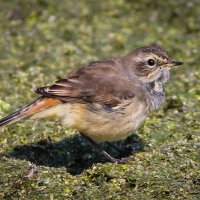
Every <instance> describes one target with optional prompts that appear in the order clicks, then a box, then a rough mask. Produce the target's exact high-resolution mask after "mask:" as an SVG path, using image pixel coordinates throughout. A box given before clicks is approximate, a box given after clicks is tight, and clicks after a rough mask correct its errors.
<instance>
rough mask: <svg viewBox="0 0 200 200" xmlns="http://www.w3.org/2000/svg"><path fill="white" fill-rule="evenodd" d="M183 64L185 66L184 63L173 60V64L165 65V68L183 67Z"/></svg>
mask: <svg viewBox="0 0 200 200" xmlns="http://www.w3.org/2000/svg"><path fill="white" fill-rule="evenodd" d="M182 64H183V62H179V61H174V60H172V61H171V62H169V63H166V64H164V67H170V68H171V67H174V66H178V65H182Z"/></svg>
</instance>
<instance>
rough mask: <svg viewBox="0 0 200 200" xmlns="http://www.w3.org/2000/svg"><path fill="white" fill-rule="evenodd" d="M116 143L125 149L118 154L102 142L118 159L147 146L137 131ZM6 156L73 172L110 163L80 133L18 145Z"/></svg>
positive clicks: (76, 172) (77, 172) (73, 173)
mask: <svg viewBox="0 0 200 200" xmlns="http://www.w3.org/2000/svg"><path fill="white" fill-rule="evenodd" d="M113 144H114V145H115V146H116V147H118V148H119V149H121V150H122V151H121V152H120V153H119V152H118V151H116V150H115V149H112V148H111V146H109V145H108V144H106V143H102V144H101V146H102V147H103V148H104V149H105V150H106V151H107V152H109V153H110V154H111V155H112V156H113V157H115V158H121V157H128V156H130V155H131V154H133V153H135V152H138V151H143V148H144V143H143V141H142V140H141V138H140V137H139V136H138V135H136V134H133V135H131V136H130V137H128V138H127V139H126V140H124V141H120V142H113ZM3 156H5V157H7V158H16V159H21V160H22V159H23V160H27V161H30V162H32V163H34V164H36V165H44V166H49V167H66V169H67V171H68V172H69V173H70V174H72V175H78V174H80V173H81V172H82V171H83V170H85V169H87V168H89V167H90V166H92V165H93V164H94V163H99V162H103V163H104V162H107V159H106V158H104V156H102V155H101V154H100V153H99V152H98V151H97V150H96V149H95V148H94V147H93V146H92V145H91V144H90V143H89V142H88V141H86V139H85V138H83V137H82V136H80V135H76V136H74V137H70V138H66V139H64V140H62V141H59V142H51V141H50V140H41V141H39V142H38V143H33V144H29V145H23V146H17V147H15V148H14V149H13V151H11V152H9V153H7V154H5V155H3Z"/></svg>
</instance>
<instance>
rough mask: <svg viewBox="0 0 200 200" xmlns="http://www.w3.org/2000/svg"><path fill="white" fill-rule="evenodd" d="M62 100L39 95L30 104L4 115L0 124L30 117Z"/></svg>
mask: <svg viewBox="0 0 200 200" xmlns="http://www.w3.org/2000/svg"><path fill="white" fill-rule="evenodd" d="M60 103H61V101H59V100H58V99H53V98H47V97H39V98H38V99H36V100H35V101H33V102H32V103H30V104H29V105H27V106H25V107H24V108H22V109H20V110H18V111H16V112H14V113H12V114H10V115H8V116H7V117H4V118H3V119H1V120H0V126H3V125H6V124H10V123H13V122H16V121H19V120H21V119H24V118H26V117H30V116H32V115H34V114H36V113H39V112H41V111H43V110H45V109H48V108H50V107H52V106H56V105H58V104H60Z"/></svg>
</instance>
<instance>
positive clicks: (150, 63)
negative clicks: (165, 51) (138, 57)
mask: <svg viewBox="0 0 200 200" xmlns="http://www.w3.org/2000/svg"><path fill="white" fill-rule="evenodd" d="M147 63H148V65H150V66H154V65H155V60H153V59H149V60H148V61H147Z"/></svg>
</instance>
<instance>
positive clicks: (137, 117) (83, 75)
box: [0, 46, 182, 162]
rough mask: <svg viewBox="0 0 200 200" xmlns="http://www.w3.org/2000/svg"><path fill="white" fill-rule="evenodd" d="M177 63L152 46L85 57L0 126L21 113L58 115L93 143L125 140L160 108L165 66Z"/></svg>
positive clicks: (167, 72) (166, 75) (162, 99)
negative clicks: (116, 54)
mask: <svg viewBox="0 0 200 200" xmlns="http://www.w3.org/2000/svg"><path fill="white" fill-rule="evenodd" d="M180 64H182V63H181V62H177V61H173V60H172V59H171V58H170V57H169V56H168V55H167V53H166V52H165V51H164V50H162V49H160V48H159V47H154V46H149V47H141V48H138V49H136V50H134V51H133V52H131V53H129V54H127V55H125V56H123V57H118V58H113V59H108V60H102V61H95V62H90V63H89V64H87V65H84V66H82V67H80V68H78V69H76V70H74V71H72V72H71V73H69V74H68V76H67V77H66V78H64V79H61V80H58V81H56V82H55V83H54V84H53V85H51V86H47V87H41V88H38V89H37V90H36V93H38V94H40V95H42V96H41V97H40V98H38V99H37V100H36V101H34V102H33V103H31V104H29V105H28V106H26V107H25V108H23V109H21V110H19V111H17V112H15V113H13V114H11V115H9V116H8V117H5V118H3V119H2V120H0V126H2V125H5V124H7V123H11V122H13V121H18V120H19V119H23V118H26V117H32V118H46V117H57V118H61V119H62V120H63V122H64V124H66V125H67V126H69V127H71V128H75V129H77V130H79V132H80V133H81V134H82V135H84V136H86V137H87V138H89V140H90V141H91V142H92V143H93V144H94V141H116V140H120V139H124V138H126V137H127V136H128V135H129V134H130V133H131V132H132V131H135V130H137V129H138V128H139V127H140V126H141V125H142V124H143V123H144V121H145V118H146V117H147V116H148V114H149V112H150V111H154V110H156V109H158V108H159V106H160V104H161V103H162V102H163V101H164V87H165V85H166V83H167V81H168V79H169V75H170V68H171V67H173V66H176V65H180ZM98 148H99V147H98ZM101 152H102V153H103V154H104V155H105V156H107V157H108V158H109V159H110V160H111V161H113V162H115V161H119V160H116V159H114V158H112V157H111V156H109V155H108V154H107V153H105V152H104V151H103V150H101Z"/></svg>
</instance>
